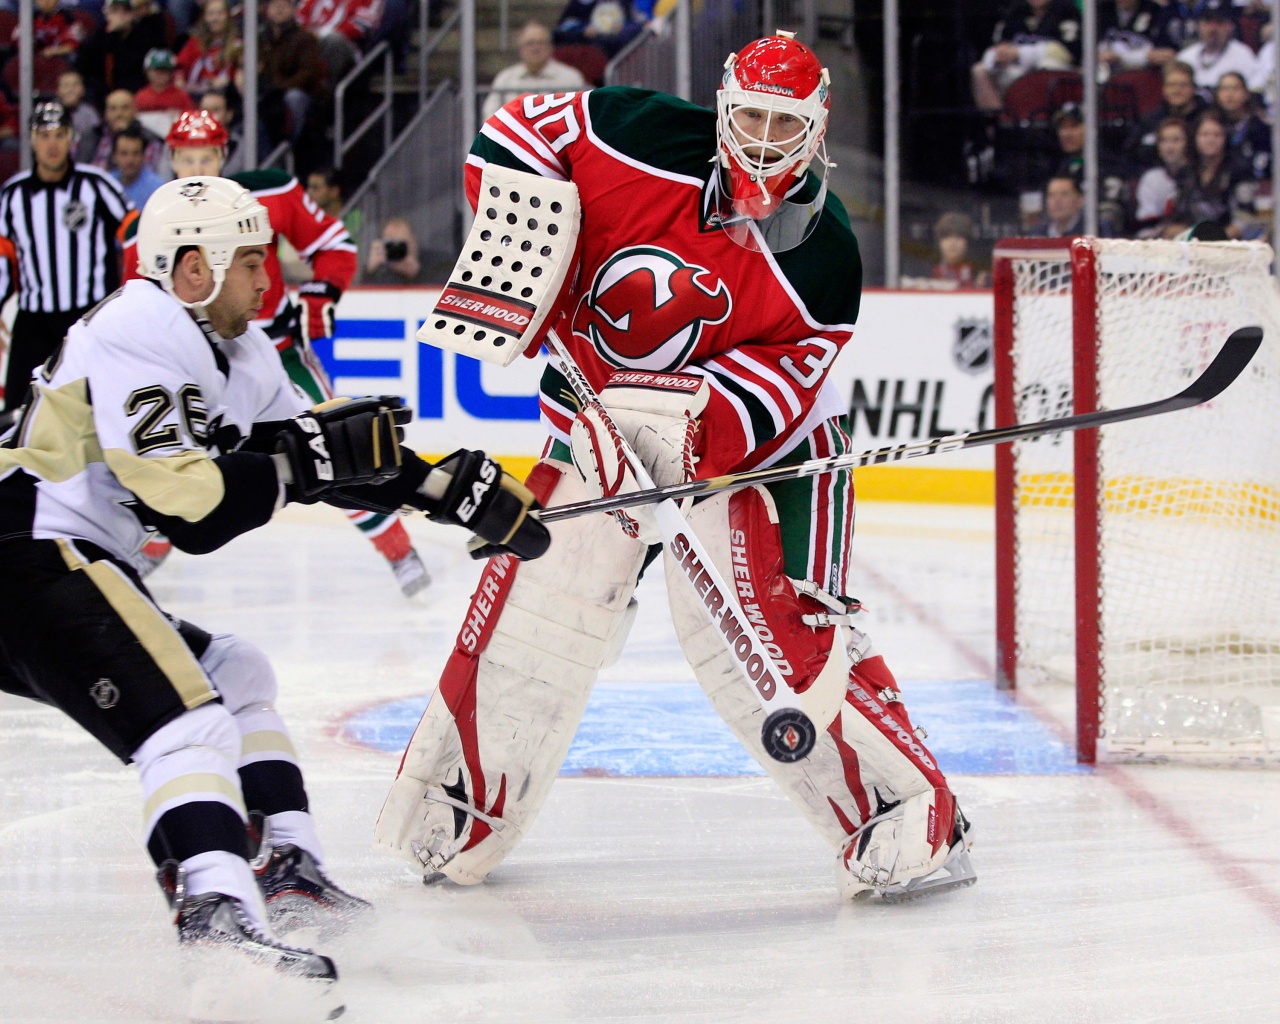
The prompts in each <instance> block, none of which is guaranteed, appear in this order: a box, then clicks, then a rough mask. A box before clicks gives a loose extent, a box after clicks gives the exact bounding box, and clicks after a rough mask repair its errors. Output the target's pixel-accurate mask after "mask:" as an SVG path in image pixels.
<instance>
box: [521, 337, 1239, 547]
mask: <svg viewBox="0 0 1280 1024" xmlns="http://www.w3.org/2000/svg"><path fill="white" fill-rule="evenodd" d="M1261 344H1262V328H1261V327H1241V328H1240V329H1239V330H1237V331H1233V332H1232V334H1231V337H1229V338H1228V339H1227V342H1226V344H1225V345H1223V346H1222V349H1221V350H1220V351H1219V352H1218V354H1217V355H1216V356H1214V357H1213V361H1212V362H1211V363H1209V365H1208V366H1207V367H1205V370H1204V372H1203V373H1202V374H1200V376H1199V377H1197V378H1196V379H1195V380H1194V381H1193V382H1192V383H1191V385H1190V386H1189V387H1188V388H1186V389H1185V390H1183V391H1180V392H1178V394H1176V395H1173V396H1171V397H1169V398H1162V399H1160V400H1159V401H1155V402H1147V403H1146V404H1145V405H1130V406H1126V407H1125V408H1123V409H1108V410H1101V411H1098V412H1086V413H1081V414H1080V415H1078V416H1064V417H1062V418H1061V419H1056V420H1041V421H1040V422H1039V423H1020V424H1015V425H1014V426H1012V427H996V428H995V429H994V430H972V431H969V432H968V433H965V434H948V435H947V436H946V437H935V438H933V439H931V440H929V441H920V442H917V443H916V444H898V445H893V446H892V447H890V448H874V449H872V450H870V451H865V452H859V453H848V454H845V455H833V456H831V457H830V458H827V459H810V460H809V461H808V462H800V463H797V464H796V465H793V466H771V467H769V468H768V469H753V470H748V471H747V472H745V473H729V474H726V475H724V476H712V477H707V478H706V479H705V480H690V481H689V482H688V483H683V484H672V485H671V486H669V487H654V488H651V489H649V490H643V491H633V492H632V493H631V494H620V495H617V496H615V497H607V498H592V499H589V500H587V501H575V502H572V503H570V504H567V505H557V506H555V507H554V508H548V509H543V510H542V511H540V512H538V513H537V515H538V517H539V518H540V519H541V520H542V521H543V522H544V523H554V522H558V521H559V520H561V519H572V518H574V517H575V516H584V515H587V514H588V513H590V512H612V511H613V510H614V509H620V508H630V507H631V506H633V505H649V504H652V503H653V502H657V501H664V500H665V499H667V498H675V499H679V498H688V497H692V496H694V495H698V494H710V493H712V492H714V491H727V490H734V489H736V488H739V487H748V486H750V485H751V484H771V483H776V482H777V481H779V480H793V479H798V478H800V477H806V476H816V475H817V474H819V473H830V472H834V471H835V470H840V469H856V468H857V467H859V466H878V465H884V464H886V463H889V462H903V461H905V460H907V459H919V458H924V457H925V456H928V455H941V454H942V453H943V452H958V451H963V450H965V449H966V448H981V447H983V446H985V445H989V444H1004V443H1006V442H1009V441H1026V440H1029V439H1030V438H1033V437H1039V436H1041V435H1042V434H1060V433H1065V432H1066V431H1070V430H1089V429H1090V428H1093V427H1104V426H1106V425H1107V424H1109V423H1122V422H1123V421H1125V420H1136V419H1142V418H1143V417H1145V416H1158V415H1160V414H1162V413H1166V412H1176V411H1177V410H1179V409H1188V408H1190V407H1191V406H1193V405H1200V404H1201V403H1202V402H1207V401H1209V399H1211V398H1215V397H1217V396H1218V395H1220V394H1222V392H1223V391H1225V390H1226V389H1227V388H1228V387H1229V386H1230V384H1231V382H1232V381H1234V380H1235V379H1236V378H1237V377H1239V376H1240V374H1241V373H1243V372H1244V368H1245V367H1246V366H1248V365H1249V361H1250V360H1251V359H1252V358H1253V356H1254V353H1255V352H1257V351H1258V347H1259V346H1260V345H1261Z"/></svg>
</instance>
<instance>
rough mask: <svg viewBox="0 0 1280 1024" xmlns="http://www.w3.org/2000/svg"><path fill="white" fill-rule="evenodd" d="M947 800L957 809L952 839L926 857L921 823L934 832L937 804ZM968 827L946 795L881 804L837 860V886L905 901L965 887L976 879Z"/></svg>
mask: <svg viewBox="0 0 1280 1024" xmlns="http://www.w3.org/2000/svg"><path fill="white" fill-rule="evenodd" d="M947 804H951V805H952V806H954V808H955V809H954V815H953V819H952V820H953V824H952V828H951V836H950V839H949V840H948V841H947V843H946V844H939V846H940V848H939V849H937V851H936V853H935V854H934V855H933V856H931V857H928V859H927V860H924V859H922V858H921V857H920V856H919V854H920V849H919V848H920V846H921V845H922V844H921V840H926V837H925V836H924V835H923V834H922V829H921V827H920V825H921V823H922V821H924V820H925V819H926V818H927V819H928V821H929V826H928V828H929V829H930V830H932V828H933V822H934V820H935V818H936V814H935V812H936V810H937V809H939V808H938V806H937V805H941V807H946V805H947ZM969 829H970V825H969V821H968V819H967V818H965V816H964V814H963V813H962V812H961V810H960V808H959V807H958V806H956V805H955V804H954V800H953V798H951V795H950V794H949V793H948V794H946V796H945V797H944V798H942V799H939V798H938V796H937V794H936V793H921V794H918V795H917V796H914V797H911V798H909V799H908V800H905V801H902V802H900V803H897V804H894V805H893V806H884V805H882V806H881V807H880V809H879V813H877V814H876V815H875V817H873V818H872V819H871V820H870V821H868V822H866V823H865V824H864V825H863V826H862V827H861V828H859V829H858V830H857V831H856V832H855V833H854V834H853V835H852V836H851V837H850V839H849V842H848V844H847V845H846V846H845V849H844V850H843V851H842V852H841V853H840V856H839V857H838V858H837V873H838V874H839V875H840V887H841V890H842V892H843V894H844V895H845V896H846V897H851V898H854V899H861V898H865V897H871V898H875V899H879V900H881V901H882V902H885V903H905V902H907V901H909V900H915V899H920V898H921V897H924V896H935V895H939V894H941V893H944V892H949V891H950V890H952V889H965V888H968V887H969V886H971V885H973V884H974V883H975V882H977V880H978V875H977V872H975V871H974V869H973V863H972V861H971V860H970V858H969V847H970V846H971V845H972V843H971V841H970V839H969ZM926 841H927V840H926Z"/></svg>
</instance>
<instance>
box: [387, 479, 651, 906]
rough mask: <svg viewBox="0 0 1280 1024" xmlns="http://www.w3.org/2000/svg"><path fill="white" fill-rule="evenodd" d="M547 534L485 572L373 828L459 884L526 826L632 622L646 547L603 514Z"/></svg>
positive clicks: (480, 871) (563, 484)
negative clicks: (545, 542) (537, 555)
mask: <svg viewBox="0 0 1280 1024" xmlns="http://www.w3.org/2000/svg"><path fill="white" fill-rule="evenodd" d="M539 471H541V481H542V485H543V486H544V487H545V486H546V485H547V482H548V477H551V486H552V487H553V488H554V492H553V493H554V495H555V503H556V504H561V503H564V502H569V501H576V500H578V499H579V498H581V497H584V496H585V491H584V488H583V485H582V482H581V479H580V477H579V476H578V474H577V471H576V470H574V469H572V468H571V467H569V466H566V465H564V464H562V463H548V462H544V463H542V464H541V465H540V467H539V470H538V471H535V472H539ZM530 485H531V486H534V478H533V477H531V478H530ZM534 490H535V492H539V487H537V486H534ZM544 493H546V492H545V491H544V492H540V493H539V498H540V500H542V501H543V502H544V504H546V503H547V498H546V497H544V496H543V495H544ZM547 497H549V493H548V494H547ZM550 529H551V537H552V542H551V549H550V550H549V552H548V553H547V554H546V555H545V556H544V557H543V558H541V559H538V560H537V561H534V562H528V563H523V564H520V565H519V567H518V570H517V568H516V563H515V562H514V560H510V559H493V560H492V561H491V562H490V563H489V564H488V565H487V566H486V568H485V572H484V575H483V576H482V577H481V581H480V585H479V587H478V588H477V591H476V596H475V597H474V598H473V599H472V604H471V608H470V610H469V611H468V614H467V619H466V622H465V623H464V624H463V627H462V630H461V631H460V633H459V635H458V641H457V644H456V646H455V650H454V652H453V654H452V656H451V657H450V660H449V663H448V665H447V666H446V668H445V671H444V675H443V676H442V678H441V681H440V687H439V689H438V690H437V692H436V693H435V694H434V695H433V696H432V698H431V702H430V704H428V706H427V710H426V712H425V713H424V715H423V717H422V721H421V722H420V723H419V724H418V728H417V729H416V731H415V732H414V735H413V738H412V740H410V743H409V748H408V750H407V751H406V752H405V757H404V761H403V763H402V765H401V768H400V774H399V776H398V777H397V779H396V781H395V783H394V784H393V786H392V789H391V792H390V794H389V795H388V797H387V801H386V803H385V805H384V806H383V809H382V813H381V815H380V816H379V818H378V824H377V828H376V830H375V835H374V841H375V844H376V845H378V846H382V847H386V848H389V849H392V850H395V851H398V852H400V853H402V854H404V855H406V856H408V857H409V858H410V859H411V860H412V861H413V862H414V863H416V864H418V865H419V866H421V867H424V868H426V869H427V870H428V871H441V872H443V873H444V874H445V875H446V876H448V877H449V878H451V879H453V880H454V881H457V882H461V883H464V884H472V883H475V882H479V881H482V880H483V879H484V877H485V876H486V875H487V874H488V873H489V872H490V871H491V870H492V869H493V868H494V867H495V866H496V865H497V864H498V863H499V862H500V861H501V860H502V859H503V858H504V857H505V856H506V855H507V854H508V853H509V852H510V851H511V850H512V849H513V848H514V847H515V845H516V844H517V843H518V842H519V841H520V839H521V837H522V836H523V835H524V833H525V831H526V830H527V829H528V827H529V826H530V824H531V823H532V821H533V819H534V817H535V816H536V814H537V812H538V810H539V809H540V808H541V806H542V804H543V802H544V801H545V799H546V796H547V793H548V791H549V789H550V787H551V784H552V783H553V782H554V781H555V777H556V774H557V773H558V772H559V769H560V765H561V763H562V762H563V761H564V757H565V755H566V754H567V753H568V750H569V745H570V743H571V742H572V740H573V736H574V733H575V732H576V731H577V727H578V722H579V721H580V720H581V718H582V713H583V711H584V710H585V708H586V704H587V698H588V696H589V695H590V692H591V687H592V685H593V684H594V682H595V678H596V675H597V673H598V671H599V669H600V667H601V666H602V665H603V664H604V663H605V661H606V660H607V659H608V658H609V657H611V656H616V652H617V651H618V650H620V649H621V646H622V644H623V642H624V641H625V638H626V631H627V630H628V629H629V628H630V623H631V620H632V619H633V618H634V610H633V609H631V608H630V606H631V604H632V601H631V595H632V592H633V591H634V590H635V585H636V578H637V576H638V574H639V571H640V566H641V564H642V562H643V559H644V552H645V546H644V545H643V544H641V543H639V542H637V541H634V540H631V539H629V538H627V537H626V536H625V535H624V534H623V532H622V530H621V529H620V528H619V527H618V524H617V523H616V522H615V521H614V520H613V519H612V518H611V517H609V516H605V515H599V516H589V517H584V518H581V519H576V520H572V521H567V522H564V523H559V524H555V525H552V526H551V527H550ZM512 573H514V579H513V580H512V579H510V576H511V574H512ZM504 591H505V601H503V592H504ZM486 640H487V642H486Z"/></svg>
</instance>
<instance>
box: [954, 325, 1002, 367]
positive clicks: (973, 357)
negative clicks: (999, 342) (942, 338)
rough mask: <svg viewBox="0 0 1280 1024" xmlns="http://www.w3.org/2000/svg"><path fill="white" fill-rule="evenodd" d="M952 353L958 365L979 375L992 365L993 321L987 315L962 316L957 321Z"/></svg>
mask: <svg viewBox="0 0 1280 1024" xmlns="http://www.w3.org/2000/svg"><path fill="white" fill-rule="evenodd" d="M953 330H954V331H955V337H954V339H953V340H952V343H951V354H952V356H953V357H954V358H955V361H956V366H958V367H959V368H960V369H961V370H963V371H964V372H965V373H971V374H973V375H975V376H977V375H978V374H980V373H985V372H986V371H987V370H988V369H990V367H991V345H992V337H991V321H990V319H988V318H987V317H980V316H973V317H964V316H962V317H961V318H960V319H959V320H957V321H956V322H955V327H954V328H953Z"/></svg>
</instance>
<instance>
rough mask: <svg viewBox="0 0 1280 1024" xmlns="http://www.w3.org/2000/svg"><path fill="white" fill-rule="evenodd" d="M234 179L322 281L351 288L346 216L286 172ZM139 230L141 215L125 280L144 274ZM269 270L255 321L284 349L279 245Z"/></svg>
mask: <svg viewBox="0 0 1280 1024" xmlns="http://www.w3.org/2000/svg"><path fill="white" fill-rule="evenodd" d="M231 180H232V181H234V182H235V183H236V184H238V185H242V186H243V187H244V188H247V189H248V190H249V191H250V192H252V193H253V196H254V198H255V199H257V200H258V202H260V203H261V204H262V205H263V206H265V207H266V208H267V216H268V217H269V218H270V219H271V227H272V229H273V230H274V231H275V233H276V238H277V239H280V238H285V239H287V240H288V242H289V244H290V245H292V246H293V247H294V248H295V249H297V250H298V255H299V256H301V257H302V258H303V259H304V260H306V261H307V263H308V264H310V266H311V271H312V273H313V274H314V275H315V279H316V280H317V281H327V282H328V283H329V284H332V285H333V286H334V287H336V288H337V289H338V290H339V291H346V289H347V286H348V285H350V284H351V279H352V278H354V277H355V276H356V247H355V243H354V242H352V241H351V236H350V235H349V234H347V229H346V227H344V226H343V223H342V221H340V220H337V219H335V218H333V217H330V216H329V215H328V214H327V213H325V212H324V211H323V210H322V209H320V207H318V206H316V204H315V203H314V202H312V200H311V197H310V196H308V195H307V193H306V190H305V189H304V188H303V187H302V186H301V185H299V184H298V181H297V179H296V178H294V177H293V176H292V175H290V174H287V173H285V172H284V171H277V170H266V171H244V172H242V173H240V174H233V175H231ZM137 230H138V219H137V218H136V217H134V218H133V219H132V220H131V221H130V222H129V223H128V224H126V225H125V227H124V230H123V233H122V238H121V242H122V244H123V248H124V280H126V281H130V280H132V279H133V278H135V277H140V276H141V275H140V274H139V273H138V253H137V248H136V243H137ZM266 269H267V275H268V276H269V277H270V278H271V287H270V288H269V289H268V290H267V294H266V295H265V296H263V299H262V313H263V315H262V317H261V318H259V319H257V320H255V321H254V323H255V324H257V325H258V326H259V327H261V328H262V329H263V330H264V331H266V332H267V337H269V338H270V339H271V340H272V341H274V342H276V347H277V348H283V347H284V346H285V345H286V344H288V338H289V336H290V331H291V324H292V321H293V317H292V308H291V306H290V304H289V295H288V292H287V291H286V290H285V284H284V274H283V273H282V272H281V270H280V258H279V256H277V255H276V249H275V247H274V246H270V247H268V249H267V261H266Z"/></svg>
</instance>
